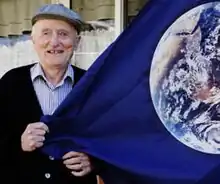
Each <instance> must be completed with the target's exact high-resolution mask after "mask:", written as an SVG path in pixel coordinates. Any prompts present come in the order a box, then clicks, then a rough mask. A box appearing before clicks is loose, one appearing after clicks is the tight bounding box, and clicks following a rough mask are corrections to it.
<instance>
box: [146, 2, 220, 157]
mask: <svg viewBox="0 0 220 184" xmlns="http://www.w3.org/2000/svg"><path fill="white" fill-rule="evenodd" d="M150 90H151V96H152V100H153V104H154V107H155V110H156V112H157V114H158V116H159V118H160V120H161V122H162V123H163V125H164V126H165V127H166V129H167V130H168V131H169V132H170V133H171V134H172V135H173V136H174V137H175V138H176V139H177V140H179V141H181V142H182V143H183V144H185V145H186V146H188V147H190V148H193V149H195V150H197V151H201V152H204V153H209V154H220V2H211V3H206V4H202V5H200V6H197V7H195V8H193V9H191V10H189V11H188V12H186V13H184V14H183V15H181V16H180V17H178V19H177V20H175V21H174V22H173V23H172V25H171V26H170V27H169V28H168V29H167V30H166V32H165V33H164V34H163V35H162V37H161V39H160V41H159V43H158V45H157V47H156V50H155V52H154V55H153V59H152V65H151V71H150Z"/></svg>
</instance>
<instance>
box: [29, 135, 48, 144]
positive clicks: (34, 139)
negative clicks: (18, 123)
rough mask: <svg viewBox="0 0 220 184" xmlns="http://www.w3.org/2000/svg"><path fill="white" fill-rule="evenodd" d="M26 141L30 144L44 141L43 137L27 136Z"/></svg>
mask: <svg viewBox="0 0 220 184" xmlns="http://www.w3.org/2000/svg"><path fill="white" fill-rule="evenodd" d="M28 140H29V141H30V142H43V141H44V140H45V137H44V136H35V135H29V136H28Z"/></svg>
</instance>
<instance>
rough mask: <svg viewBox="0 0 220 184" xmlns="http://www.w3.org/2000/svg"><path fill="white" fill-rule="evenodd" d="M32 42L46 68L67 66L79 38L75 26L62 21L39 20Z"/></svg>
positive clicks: (35, 26)
mask: <svg viewBox="0 0 220 184" xmlns="http://www.w3.org/2000/svg"><path fill="white" fill-rule="evenodd" d="M32 41H33V44H34V48H35V50H36V52H37V54H38V57H39V59H40V63H41V64H42V65H43V66H45V67H63V66H66V65H67V64H68V62H69V60H70V58H71V57H72V55H73V51H74V49H75V48H76V47H77V44H78V41H79V37H78V35H77V31H76V30H75V28H74V27H73V26H71V25H70V24H68V23H67V22H65V21H62V20H52V19H45V20H38V21H37V22H36V24H35V25H34V28H33V34H32Z"/></svg>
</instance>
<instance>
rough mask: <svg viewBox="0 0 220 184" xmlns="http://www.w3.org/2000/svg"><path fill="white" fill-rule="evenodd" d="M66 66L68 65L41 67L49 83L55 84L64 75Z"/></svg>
mask: <svg viewBox="0 0 220 184" xmlns="http://www.w3.org/2000/svg"><path fill="white" fill-rule="evenodd" d="M67 67H68V65H66V66H63V67H53V68H49V67H45V66H42V69H43V72H44V75H45V77H46V79H47V80H48V81H49V82H50V83H51V84H53V85H54V86H56V85H57V84H58V83H60V81H61V80H62V79H63V76H64V75H65V72H66V70H67Z"/></svg>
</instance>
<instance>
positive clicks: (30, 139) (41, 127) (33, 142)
mask: <svg viewBox="0 0 220 184" xmlns="http://www.w3.org/2000/svg"><path fill="white" fill-rule="evenodd" d="M48 131H49V129H48V126H47V125H45V124H44V123H42V122H37V123H31V124H29V125H28V126H27V128H26V129H25V131H24V132H23V134H22V136H21V147H22V150H23V151H34V150H35V149H36V148H39V147H41V146H43V142H44V140H45V137H44V135H45V134H46V132H48Z"/></svg>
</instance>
